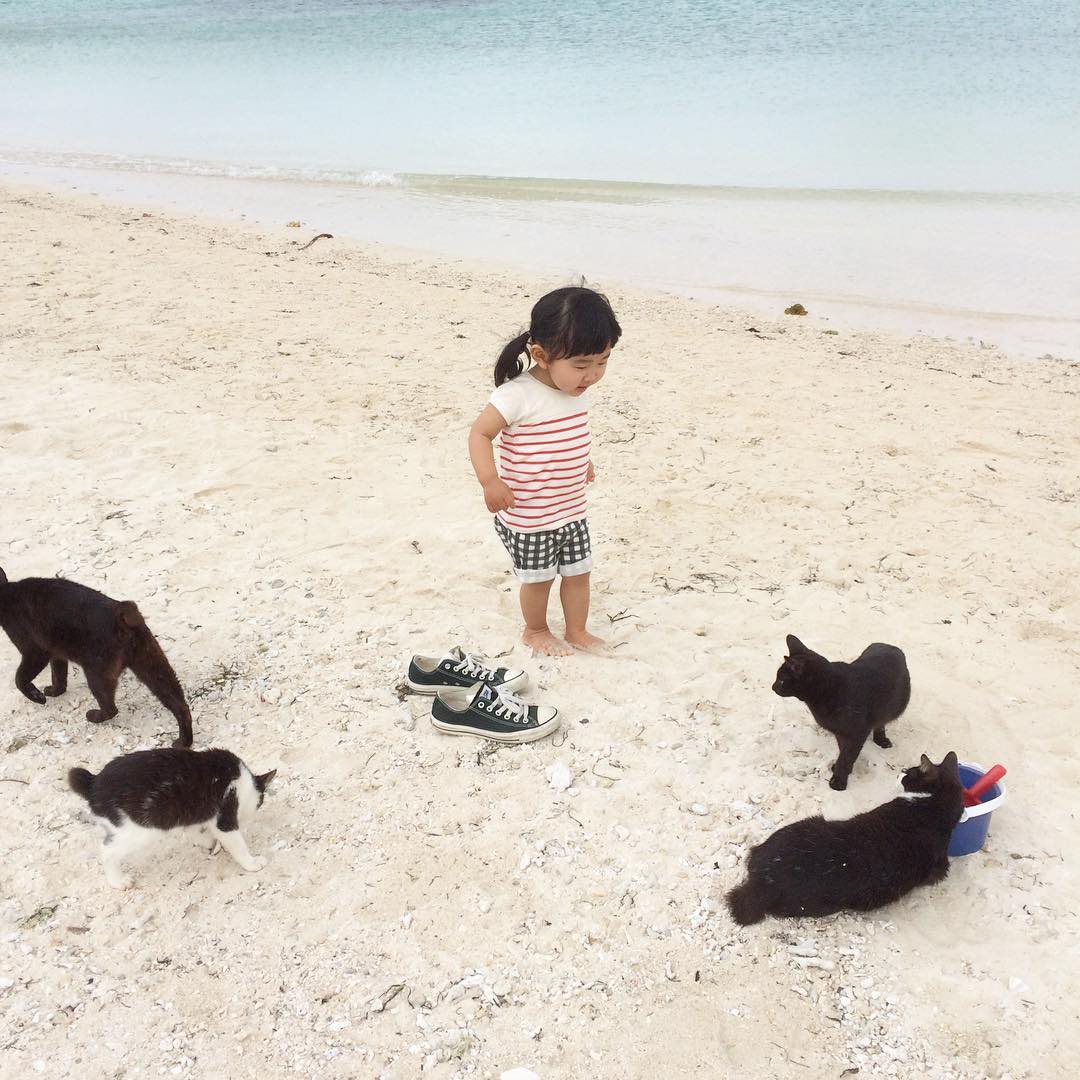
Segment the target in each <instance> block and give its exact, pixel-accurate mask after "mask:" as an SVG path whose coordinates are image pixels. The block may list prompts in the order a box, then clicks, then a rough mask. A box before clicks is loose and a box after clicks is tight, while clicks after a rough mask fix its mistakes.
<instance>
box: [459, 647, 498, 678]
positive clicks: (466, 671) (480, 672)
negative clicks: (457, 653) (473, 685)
mask: <svg viewBox="0 0 1080 1080" xmlns="http://www.w3.org/2000/svg"><path fill="white" fill-rule="evenodd" d="M454 670H455V671H460V672H461V674H462V675H464V676H466V677H467V678H470V679H471V678H473V677H474V676H475V677H477V678H480V679H484V680H485V681H486V680H487V678H488V676H489V675H491V674H492V669H491V668H486V667H484V665H483V664H481V663H480V661H479V660H477V658H476V657H475V656H473V655H472V654H471V653H466V654H465V655H464V657H462V659H461V660H459V661H458V662H457V663H456V664H455V665H454Z"/></svg>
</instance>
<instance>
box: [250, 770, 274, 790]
mask: <svg viewBox="0 0 1080 1080" xmlns="http://www.w3.org/2000/svg"><path fill="white" fill-rule="evenodd" d="M275 776H277V769H271V770H270V771H269V772H264V773H263V774H262V776H256V777H255V786H256V787H257V788H258V789H259V790H260V791H261V792H263V793H265V792H266V789H267V787H269V786H270V781H271V780H273V779H274V777H275Z"/></svg>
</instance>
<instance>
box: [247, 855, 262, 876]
mask: <svg viewBox="0 0 1080 1080" xmlns="http://www.w3.org/2000/svg"><path fill="white" fill-rule="evenodd" d="M242 866H243V868H244V869H245V870H246V871H247V872H248V873H249V874H257V873H258V872H259V871H260V870H262V869H263V867H265V866H266V858H265V857H264V856H262V855H252V856H251V858H250V859H249V860H248V861H247V862H246V863H243V864H242Z"/></svg>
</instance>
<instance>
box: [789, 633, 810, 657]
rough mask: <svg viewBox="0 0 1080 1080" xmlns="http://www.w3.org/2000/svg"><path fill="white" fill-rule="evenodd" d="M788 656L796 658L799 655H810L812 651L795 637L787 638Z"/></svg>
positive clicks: (792, 635)
mask: <svg viewBox="0 0 1080 1080" xmlns="http://www.w3.org/2000/svg"><path fill="white" fill-rule="evenodd" d="M787 651H788V656H796V655H797V654H798V653H808V652H809V651H810V650H809V649H808V648H807V647H806V646H805V645H804V644H803V643H802V642H801V641H800V640H799V639H798V638H797V637H796V636H795V635H794V634H788V636H787Z"/></svg>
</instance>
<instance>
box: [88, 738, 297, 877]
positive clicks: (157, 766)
mask: <svg viewBox="0 0 1080 1080" xmlns="http://www.w3.org/2000/svg"><path fill="white" fill-rule="evenodd" d="M276 772H277V770H276V769H274V770H271V771H270V772H268V773H263V774H262V775H261V776H256V775H255V774H253V773H252V772H251V770H250V769H249V768H248V767H247V766H246V765H245V764H244V763H243V762H242V761H241V760H240V759H239V758H238V757H237V756H236V755H235V754H233V753H230V752H229V751H228V750H220V749H213V750H180V749H169V750H165V749H162V750H139V751H137V752H136V753H134V754H124V755H123V756H122V757H118V758H113V760H112V761H110V762H109V763H108V764H107V765H106V766H105V768H104V769H102V770H101V772H99V773H98V774H97V775H96V776H95V775H94V774H93V773H92V772H89V771H88V770H86V769H79V768H76V769H72V770H71V771H70V772H69V773H68V784H69V785H70V786H71V790H72V791H74V792H75V793H76V794H77V795H81V796H82V797H83V798H84V799H85V800H86V801H87V802H88V803H89V804H90V813H91V814H92V815H93V817H94V820H95V821H96V822H97V824H99V825H101V826H102V828H103V829H104V830H105V838H104V840H103V841H102V844H101V861H102V862H103V863H104V866H105V878H106V880H107V881H108V883H109V884H110V885H111V886H113V888H115V889H127V888H130V887H131V884H132V879H131V877H130V875H128V874H125V873H124V872H123V870H122V869H121V864H122V863H123V862H124V861H125V860H126V859H127V858H128V857H129V856H131V855H133V854H135V852H137V851H138V850H139V849H140V848H142V847H144V846H145V845H146V844H147V843H149V842H150V841H152V840H154V839H156V838H157V837H160V836H161V835H162V833H165V832H170V831H172V830H176V829H182V830H185V831H187V832H188V833H190V834H191V836H192V838H193V839H194V840H195V841H196V843H198V844H200V845H201V846H203V847H205V848H206V849H207V851H213V849H214V845H215V843H220V844H221V846H222V847H223V848H224V849H225V850H226V851H227V852H228V853H229V854H230V855H231V856H232V857H233V858H234V859H235V860H236V861H237V862H238V863H239V864H240V865H241V866H242V867H243V868H244V869H245V870H247V871H249V872H251V873H254V872H256V871H258V870H261V869H262V868H263V867H264V866H265V865H266V859H264V858H263V857H262V856H261V855H258V856H256V855H252V854H251V853H250V852H249V851H248V849H247V844H246V843H245V842H244V837H243V835H242V834H241V832H240V829H241V827H242V826H244V825H246V824H248V823H249V822H250V821H251V820H252V818H254V816H255V811H256V810H258V809H259V807H260V806H262V801H263V797H264V796H265V794H266V787H267V785H268V784H269V783H270V781H271V780H273V778H274V775H275V774H276Z"/></svg>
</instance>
